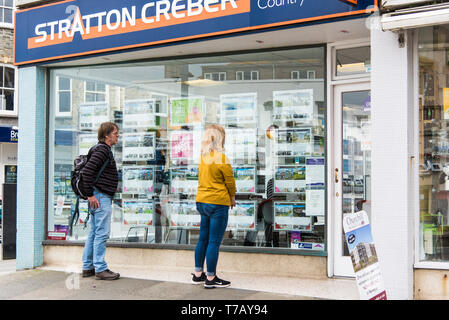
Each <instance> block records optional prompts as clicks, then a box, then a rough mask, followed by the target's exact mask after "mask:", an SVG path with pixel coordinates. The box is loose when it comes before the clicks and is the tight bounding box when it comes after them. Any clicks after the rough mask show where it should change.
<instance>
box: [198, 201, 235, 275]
mask: <svg viewBox="0 0 449 320" xmlns="http://www.w3.org/2000/svg"><path fill="white" fill-rule="evenodd" d="M196 209H197V210H198V212H199V213H200V214H201V224H200V236H199V239H198V243H197V245H196V248H195V271H197V272H199V271H203V267H204V260H206V264H207V272H206V275H208V276H214V275H215V273H216V270H217V262H218V251H219V249H220V244H221V240H223V235H224V232H225V230H226V226H227V225H228V211H229V207H228V206H223V205H218V204H209V203H201V202H197V203H196Z"/></svg>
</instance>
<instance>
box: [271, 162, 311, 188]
mask: <svg viewBox="0 0 449 320" xmlns="http://www.w3.org/2000/svg"><path fill="white" fill-rule="evenodd" d="M305 190H306V167H305V166H291V165H286V166H277V167H276V168H275V174H274V192H278V193H305Z"/></svg>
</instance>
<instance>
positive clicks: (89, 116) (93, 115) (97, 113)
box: [78, 102, 110, 132]
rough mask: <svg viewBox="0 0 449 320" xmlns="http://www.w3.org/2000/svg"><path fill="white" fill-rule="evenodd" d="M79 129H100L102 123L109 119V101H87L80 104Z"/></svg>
mask: <svg viewBox="0 0 449 320" xmlns="http://www.w3.org/2000/svg"><path fill="white" fill-rule="evenodd" d="M78 115H79V122H78V123H79V129H80V130H87V131H94V132H96V131H97V130H98V127H99V126H100V124H102V123H103V122H106V121H110V119H109V103H107V102H86V103H82V104H80V106H79V108H78Z"/></svg>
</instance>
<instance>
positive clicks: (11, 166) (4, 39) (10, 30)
mask: <svg viewBox="0 0 449 320" xmlns="http://www.w3.org/2000/svg"><path fill="white" fill-rule="evenodd" d="M13 12H14V1H13V0H4V1H0V208H1V205H2V203H3V183H8V178H7V177H6V176H7V175H8V172H10V171H11V170H13V171H14V172H16V169H17V139H18V135H17V132H18V128H17V125H18V121H17V101H18V94H17V93H18V88H17V68H16V67H15V66H14V65H13V62H14V54H13V47H14V14H13ZM13 180H14V179H13ZM14 181H15V180H14ZM1 222H2V214H1V212H0V237H1V235H2V223H1ZM1 257H2V246H1V245H0V258H1Z"/></svg>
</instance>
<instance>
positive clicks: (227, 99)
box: [220, 92, 257, 126]
mask: <svg viewBox="0 0 449 320" xmlns="http://www.w3.org/2000/svg"><path fill="white" fill-rule="evenodd" d="M256 108H257V93H255V92H252V93H240V94H222V95H220V123H221V124H222V125H224V126H229V125H242V124H249V123H250V124H254V123H256V119H257V117H256Z"/></svg>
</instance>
